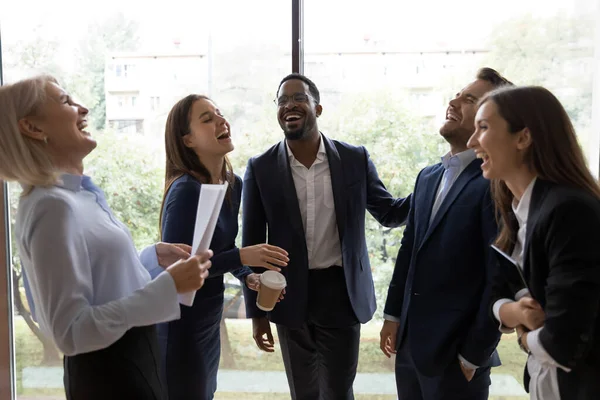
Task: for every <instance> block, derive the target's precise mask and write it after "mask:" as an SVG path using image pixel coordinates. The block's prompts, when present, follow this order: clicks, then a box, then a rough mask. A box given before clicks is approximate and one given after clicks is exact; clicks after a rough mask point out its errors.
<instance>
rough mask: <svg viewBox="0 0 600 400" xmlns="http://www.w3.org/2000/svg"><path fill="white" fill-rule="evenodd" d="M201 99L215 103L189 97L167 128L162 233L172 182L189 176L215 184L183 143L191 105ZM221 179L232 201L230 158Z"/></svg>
mask: <svg viewBox="0 0 600 400" xmlns="http://www.w3.org/2000/svg"><path fill="white" fill-rule="evenodd" d="M198 100H208V101H211V102H212V100H211V99H210V98H208V97H207V96H204V95H200V94H190V95H188V96H186V97H184V98H183V99H181V100H179V101H178V102H177V103H175V105H174V106H173V108H171V111H170V112H169V115H168V117H167V124H166V126H165V151H166V159H167V160H166V168H165V189H164V192H163V199H162V204H161V206H160V219H159V224H160V226H159V228H160V231H161V232H162V219H163V208H164V206H165V199H166V197H167V193H168V192H169V189H170V188H171V185H172V184H173V182H175V180H176V179H178V178H180V177H181V176H183V175H185V174H188V175H191V176H193V177H194V178H196V179H198V180H199V181H200V182H202V183H212V182H211V176H210V172H208V169H206V167H205V166H204V164H202V160H200V157H198V155H197V154H196V153H195V152H194V150H192V149H190V148H189V147H187V146H186V145H185V144H184V143H183V137H184V136H185V135H187V134H188V133H190V114H191V111H192V106H193V105H194V103H195V102H196V101H198ZM221 179H222V180H223V182H225V181H227V182H228V183H229V188H228V189H227V195H226V198H227V200H228V201H230V200H231V189H232V188H233V185H234V184H235V175H234V174H233V167H232V166H231V162H229V159H228V158H227V156H225V160H224V161H223V169H222V170H221Z"/></svg>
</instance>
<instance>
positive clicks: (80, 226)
mask: <svg viewBox="0 0 600 400" xmlns="http://www.w3.org/2000/svg"><path fill="white" fill-rule="evenodd" d="M15 234H16V238H17V244H18V248H19V254H20V256H21V261H22V265H23V268H24V270H25V273H26V276H27V280H28V287H29V288H28V289H29V292H30V293H29V294H30V298H31V299H32V300H33V304H32V306H33V309H34V316H35V318H36V320H37V321H38V323H39V325H40V329H41V330H42V332H43V333H44V334H45V335H47V336H48V337H50V338H52V340H53V341H54V343H55V344H56V346H57V347H58V348H59V350H60V351H61V352H63V353H64V354H65V355H68V356H70V355H75V354H80V353H87V352H91V351H95V350H99V349H103V348H106V347H108V346H110V345H111V344H113V343H114V342H116V341H117V340H118V339H120V338H121V337H122V336H123V335H124V334H125V333H126V332H127V331H128V330H129V329H131V328H133V327H136V326H146V325H152V324H155V323H158V322H165V321H170V320H173V319H177V318H179V316H180V311H179V310H180V309H179V304H178V301H177V293H176V289H175V284H174V282H173V279H172V278H171V275H170V274H169V273H167V272H163V273H162V274H160V275H159V276H158V277H157V278H156V279H155V280H152V281H151V280H150V275H149V274H148V272H147V271H146V269H145V268H144V266H143V265H142V262H141V261H140V258H139V257H138V253H137V251H136V249H135V247H134V245H133V240H132V238H131V235H130V233H129V230H128V229H127V227H125V225H123V224H122V223H120V222H119V221H118V220H117V219H116V218H115V216H114V215H113V213H112V212H111V210H110V208H109V207H108V204H107V203H106V200H105V197H104V194H103V192H102V191H101V190H100V189H99V188H98V187H96V186H95V185H94V184H93V183H92V181H91V179H90V178H89V177H86V176H75V175H68V174H65V175H62V177H61V181H60V182H59V183H58V184H57V185H56V186H51V187H35V188H33V189H32V190H31V192H30V193H28V194H27V195H25V196H23V197H22V198H21V200H20V202H19V208H18V212H17V217H16V226H15ZM144 253H145V255H144V257H145V258H147V263H148V265H156V264H157V260H156V252H155V251H154V249H153V248H152V247H151V248H149V249H147V251H145V252H144Z"/></svg>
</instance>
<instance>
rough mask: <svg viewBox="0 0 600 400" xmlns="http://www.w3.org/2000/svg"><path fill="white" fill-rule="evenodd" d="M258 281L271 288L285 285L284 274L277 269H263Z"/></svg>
mask: <svg viewBox="0 0 600 400" xmlns="http://www.w3.org/2000/svg"><path fill="white" fill-rule="evenodd" d="M260 283H261V284H263V285H265V286H268V287H270V288H271V289H278V290H279V289H283V288H284V287H286V286H287V281H286V280H285V276H283V274H280V273H279V272H277V271H265V272H263V273H262V274H261V275H260Z"/></svg>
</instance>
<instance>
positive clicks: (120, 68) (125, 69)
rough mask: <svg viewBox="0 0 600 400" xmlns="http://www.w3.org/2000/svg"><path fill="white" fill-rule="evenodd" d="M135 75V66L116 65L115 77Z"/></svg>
mask: <svg viewBox="0 0 600 400" xmlns="http://www.w3.org/2000/svg"><path fill="white" fill-rule="evenodd" d="M134 73H135V65H133V64H115V76H116V77H117V78H127V77H131V76H132V75H133V74H134Z"/></svg>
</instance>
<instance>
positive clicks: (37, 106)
mask: <svg viewBox="0 0 600 400" xmlns="http://www.w3.org/2000/svg"><path fill="white" fill-rule="evenodd" d="M0 110H2V111H1V112H0V178H1V179H4V180H9V181H18V182H19V183H20V184H21V185H22V186H23V187H24V192H23V196H22V198H21V200H20V202H19V208H18V212H17V216H16V227H15V236H16V240H17V245H18V248H19V254H20V256H21V259H22V264H23V268H24V270H25V272H26V274H27V278H28V283H29V288H28V289H29V292H30V293H29V294H30V295H31V298H32V299H33V303H34V304H33V306H34V308H35V315H36V319H37V321H38V322H39V324H40V328H41V329H42V331H43V332H44V333H45V334H46V335H47V336H49V337H51V338H52V339H53V341H54V343H55V344H56V346H57V347H58V348H59V349H60V350H61V351H62V352H63V353H64V355H65V357H64V367H65V374H64V385H65V392H66V396H67V399H70V400H71V399H72V400H79V399H85V400H93V399H102V400H104V399H163V398H164V393H163V388H162V387H161V383H160V380H159V373H158V355H157V338H156V332H155V328H154V326H153V325H154V324H156V323H159V322H164V321H170V320H173V319H177V318H179V313H180V310H179V304H178V302H177V294H178V293H184V292H189V291H192V290H197V289H199V288H201V287H202V285H203V284H204V279H205V278H206V276H207V275H208V271H207V269H208V268H209V267H210V262H209V261H207V260H208V259H209V258H210V257H211V256H212V252H210V251H209V252H207V253H206V254H203V255H202V256H194V257H189V252H190V248H189V246H184V245H169V244H166V243H159V244H157V245H156V246H151V247H150V248H147V249H145V250H144V251H143V252H142V255H141V257H142V258H143V259H144V260H145V263H146V264H153V263H158V264H160V265H161V266H163V267H166V269H165V271H164V272H162V273H161V274H160V275H159V276H158V277H157V278H156V279H154V280H152V281H151V280H150V276H149V274H148V273H147V271H146V269H145V268H144V266H143V264H142V262H141V259H140V256H138V253H137V251H136V250H135V248H134V245H133V241H132V239H131V235H130V233H129V231H128V230H127V228H126V227H125V225H123V224H122V223H121V222H120V221H118V220H117V218H116V217H115V216H114V214H113V213H112V211H111V209H110V208H109V206H108V204H107V203H106V200H105V197H104V194H103V192H102V190H100V189H99V188H98V187H97V186H95V185H94V183H93V182H92V180H91V179H90V178H89V177H87V176H85V175H84V173H83V160H84V158H85V157H86V156H87V155H88V154H89V153H90V152H91V151H93V150H94V148H95V147H96V141H95V140H94V138H93V137H92V136H91V135H90V133H89V132H87V131H86V127H87V121H86V116H87V113H88V110H87V109H86V108H85V107H83V106H82V105H80V104H78V103H76V102H75V101H74V100H73V99H72V98H71V96H69V94H68V93H67V92H66V91H65V90H64V89H62V88H61V87H60V85H59V84H58V83H57V81H56V80H55V79H54V78H52V77H49V76H40V77H36V78H32V79H26V80H23V81H20V82H17V83H14V84H11V85H6V86H4V87H2V88H0ZM183 259H185V260H183Z"/></svg>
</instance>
